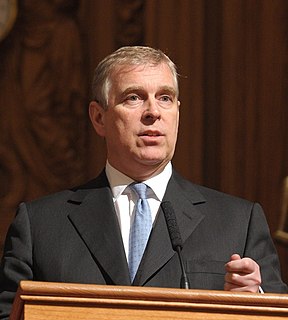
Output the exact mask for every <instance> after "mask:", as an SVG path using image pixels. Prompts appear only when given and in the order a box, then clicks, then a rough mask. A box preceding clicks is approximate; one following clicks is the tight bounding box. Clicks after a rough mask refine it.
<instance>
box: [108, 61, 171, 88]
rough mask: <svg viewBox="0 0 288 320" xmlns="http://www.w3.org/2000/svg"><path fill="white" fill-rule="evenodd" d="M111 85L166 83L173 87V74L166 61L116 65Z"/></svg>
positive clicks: (118, 86)
mask: <svg viewBox="0 0 288 320" xmlns="http://www.w3.org/2000/svg"><path fill="white" fill-rule="evenodd" d="M111 80H112V81H111V82H112V87H114V88H119V89H120V88H122V87H129V86H135V85H137V86H152V85H161V86H163V85H167V86H170V87H172V88H174V89H175V91H176V83H175V80H174V77H173V74H172V72H171V70H170V68H169V67H168V65H167V64H166V63H161V64H158V65H152V64H146V65H134V66H131V65H122V66H118V67H117V68H116V69H115V70H114V72H113V73H112V77H111Z"/></svg>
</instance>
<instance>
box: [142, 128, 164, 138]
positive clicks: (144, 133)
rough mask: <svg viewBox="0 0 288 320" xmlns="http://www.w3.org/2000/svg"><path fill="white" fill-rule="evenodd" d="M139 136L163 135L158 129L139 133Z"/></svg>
mask: <svg viewBox="0 0 288 320" xmlns="http://www.w3.org/2000/svg"><path fill="white" fill-rule="evenodd" d="M139 136H140V137H160V136H163V134H162V133H161V132H159V131H151V130H149V131H145V132H142V133H140V134H139Z"/></svg>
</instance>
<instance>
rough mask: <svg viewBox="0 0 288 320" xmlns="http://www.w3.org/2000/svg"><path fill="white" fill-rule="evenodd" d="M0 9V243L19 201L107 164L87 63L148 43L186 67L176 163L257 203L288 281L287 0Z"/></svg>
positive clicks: (21, 4)
mask: <svg viewBox="0 0 288 320" xmlns="http://www.w3.org/2000/svg"><path fill="white" fill-rule="evenodd" d="M0 21H1V23H0V39H1V41H0V203H1V205H0V253H1V251H2V250H3V245H4V243H3V242H4V238H5V235H6V232H7V229H8V226H9V224H10V223H11V221H12V219H13V216H14V215H15V212H16V209H17V206H18V204H19V203H20V202H21V201H27V200H31V199H34V198H36V197H39V196H42V195H45V194H48V193H51V192H55V191H58V190H61V189H63V188H69V187H72V186H74V185H77V184H80V183H83V182H84V181H86V180H87V179H91V178H93V177H94V176H95V175H96V174H98V173H99V171H100V170H101V169H102V167H103V165H104V164H105V148H104V142H103V141H102V140H101V139H100V138H98V137H97V136H96V134H95V133H94V132H93V130H92V126H91V125H90V123H89V120H88V113H87V110H88V104H89V100H90V93H91V90H90V84H91V79H92V76H93V69H94V68H95V66H96V65H97V63H98V62H99V61H100V60H101V59H102V58H104V56H106V55H107V54H109V53H111V52H112V51H114V50H116V49H117V48H119V47H120V46H124V45H149V46H152V47H155V48H160V49H161V50H163V51H164V52H166V53H167V54H168V55H169V56H170V57H171V58H172V60H173V61H174V62H175V63H176V64H177V65H178V71H179V73H180V75H181V76H180V100H181V116H180V132H179V139H178V145H177V149H176V154H175V157H174V161H173V164H174V167H175V168H176V169H177V170H178V171H179V172H180V173H181V174H182V175H184V176H185V177H187V178H188V179H190V180H191V181H193V182H195V183H199V184H204V185H206V186H208V187H212V188H216V189H218V190H221V191H224V192H227V193H230V194H233V195H236V196H240V197H244V198H246V199H249V200H252V201H257V202H260V203H261V205H262V206H263V208H264V210H265V213H266V217H267V221H268V224H269V226H270V228H271V233H272V236H273V239H274V241H275V245H276V248H277V250H278V253H279V256H280V260H281V266H282V275H283V279H284V280H285V281H286V282H288V267H287V262H288V246H287V245H288V240H287V239H288V236H287V235H288V234H287V232H288V221H287V219H286V213H287V212H288V209H287V207H288V205H287V203H286V202H287V198H286V196H285V194H284V189H283V186H284V181H285V180H284V179H285V177H286V176H288V146H287V143H288V107H287V103H288V73H287V71H288V1H287V0H146V1H145V0H105V1H102V0H82V1H81V0H79V1H78V0H41V1H38V0H21V1H18V2H17V1H16V0H1V2H0ZM285 199H286V200H285ZM287 214H288V213H287ZM204 236H205V235H204Z"/></svg>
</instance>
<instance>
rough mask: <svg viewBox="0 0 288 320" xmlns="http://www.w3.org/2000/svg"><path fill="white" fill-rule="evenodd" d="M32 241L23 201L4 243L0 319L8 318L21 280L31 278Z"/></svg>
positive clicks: (0, 280)
mask: <svg viewBox="0 0 288 320" xmlns="http://www.w3.org/2000/svg"><path fill="white" fill-rule="evenodd" d="M32 263H33V262H32V242H31V232H30V223H29V217H28V214H27V209H26V206H25V204H24V203H22V204H21V205H20V206H19V209H18V211H17V214H16V217H15V219H14V221H13V223H12V224H11V226H10V228H9V230H8V233H7V236H6V240H5V245H4V253H3V257H2V260H1V267H0V319H8V318H9V314H10V312H11V308H12V304H13V300H14V297H15V294H16V291H17V288H18V285H19V282H20V281H21V280H32V279H33V272H32Z"/></svg>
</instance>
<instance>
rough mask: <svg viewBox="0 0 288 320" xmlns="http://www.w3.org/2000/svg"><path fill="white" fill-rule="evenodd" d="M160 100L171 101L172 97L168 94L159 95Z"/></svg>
mask: <svg viewBox="0 0 288 320" xmlns="http://www.w3.org/2000/svg"><path fill="white" fill-rule="evenodd" d="M160 100H161V101H163V102H172V101H173V99H172V98H171V97H170V96H168V95H163V96H161V97H160Z"/></svg>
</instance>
